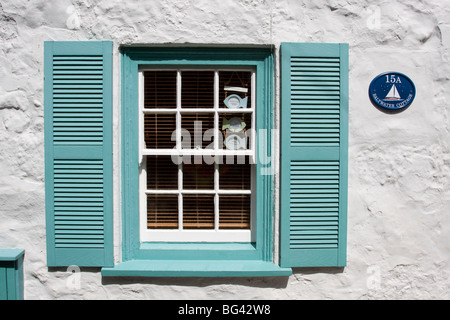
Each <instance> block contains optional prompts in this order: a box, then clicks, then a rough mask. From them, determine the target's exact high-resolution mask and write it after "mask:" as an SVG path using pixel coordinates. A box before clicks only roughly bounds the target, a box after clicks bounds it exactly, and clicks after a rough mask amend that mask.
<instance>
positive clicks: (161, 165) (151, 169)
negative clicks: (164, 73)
mask: <svg viewBox="0 0 450 320" xmlns="http://www.w3.org/2000/svg"><path fill="white" fill-rule="evenodd" d="M147 189H150V190H157V189H165V190H168V189H170V190H178V165H176V164H174V163H173V161H172V158H171V157H170V156H147Z"/></svg>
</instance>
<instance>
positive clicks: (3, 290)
mask: <svg viewBox="0 0 450 320" xmlns="http://www.w3.org/2000/svg"><path fill="white" fill-rule="evenodd" d="M6 279H7V278H6V267H4V266H2V265H1V264H0V300H7V299H8V289H7V288H8V286H7V282H6Z"/></svg>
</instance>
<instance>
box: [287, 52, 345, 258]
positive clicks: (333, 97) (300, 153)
mask: <svg viewBox="0 0 450 320" xmlns="http://www.w3.org/2000/svg"><path fill="white" fill-rule="evenodd" d="M281 58H282V62H281V72H282V80H281V88H282V89H281V90H282V107H281V110H282V111H281V112H282V115H281V118H282V120H281V121H282V125H281V127H282V132H281V136H282V137H281V141H282V142H281V223H280V228H281V230H280V234H281V237H280V263H281V266H286V267H287V266H289V267H319V266H344V265H345V263H346V257H345V256H346V215H347V213H346V210H347V208H346V207H347V200H346V198H347V148H348V142H347V131H348V129H347V126H348V124H347V123H348V93H347V91H348V46H347V45H346V44H301V43H283V44H282V46H281Z"/></svg>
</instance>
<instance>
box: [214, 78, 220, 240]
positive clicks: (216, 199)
mask: <svg viewBox="0 0 450 320" xmlns="http://www.w3.org/2000/svg"><path fill="white" fill-rule="evenodd" d="M218 109H219V71H217V70H216V71H215V72H214V110H215V113H214V150H217V149H219V112H218ZM217 190H219V164H218V163H217V161H214V230H216V231H218V230H219V195H218V194H217Z"/></svg>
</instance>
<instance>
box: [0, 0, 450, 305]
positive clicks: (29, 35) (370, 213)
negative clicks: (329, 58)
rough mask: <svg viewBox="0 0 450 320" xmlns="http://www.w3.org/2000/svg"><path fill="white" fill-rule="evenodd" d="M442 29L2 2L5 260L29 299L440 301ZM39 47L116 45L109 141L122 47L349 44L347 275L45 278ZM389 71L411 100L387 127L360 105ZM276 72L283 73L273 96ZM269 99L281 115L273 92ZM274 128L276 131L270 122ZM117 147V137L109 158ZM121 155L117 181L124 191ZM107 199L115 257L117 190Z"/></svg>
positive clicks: (445, 204) (345, 9) (443, 291)
mask: <svg viewBox="0 0 450 320" xmlns="http://www.w3.org/2000/svg"><path fill="white" fill-rule="evenodd" d="M449 17H450V2H449V0H444V1H442V0H430V1H426V2H424V1H419V0H416V1H400V0H398V1H381V0H380V1H367V0H366V1H356V0H318V1H294V0H279V1H273V0H245V1H244V0H243V1H231V0H220V1H211V0H197V1H191V0H182V1H173V0H162V1H136V0H130V1H126V2H123V1H118V0H108V1H103V0H101V1H94V0H77V1H75V0H74V1H71V0H58V1H48V0H32V1H28V0H2V1H1V2H0V41H1V46H0V50H1V54H0V150H1V151H0V221H1V223H0V247H2V248H22V249H25V251H26V259H25V266H24V270H25V298H26V299H449V298H450V295H449V292H450V280H449V279H450V274H449V273H450V263H449V258H450V193H449V190H450V139H449V137H450V136H449V131H450V123H449V110H450V107H449V103H448V101H450V93H449V90H448V88H449V87H450V77H449V74H450V55H449V54H450V50H449V49H450V19H449ZM45 40H112V41H114V46H115V49H116V50H115V54H114V66H115V69H114V77H115V79H114V86H115V87H114V108H115V109H114V127H115V130H114V132H116V133H117V132H120V130H119V123H120V121H119V117H118V116H119V108H120V104H119V102H120V73H119V72H120V59H119V54H118V51H117V48H118V46H119V45H124V44H147V43H152V44H155V43H156V44H163V43H176V44H185V43H200V44H273V45H275V48H276V50H278V49H279V45H280V43H281V42H284V41H292V42H346V43H349V45H350V115H349V119H350V123H349V132H350V141H349V192H348V194H349V201H348V249H347V251H348V259H347V260H348V263H347V266H346V267H345V268H344V269H339V270H336V269H333V268H326V269H307V270H302V269H294V274H293V275H292V276H291V277H289V278H288V279H285V278H264V279H240V278H236V279H234V278H233V279H210V278H205V279H167V278H166V279H139V281H136V282H129V281H126V280H118V281H114V282H113V281H110V280H108V279H103V280H102V278H101V275H100V273H99V272H98V270H97V269H94V270H92V269H87V270H85V269H82V270H81V271H80V273H77V272H78V270H76V269H75V273H73V272H72V271H73V270H74V269H70V270H65V269H57V270H50V271H49V270H48V269H47V266H46V252H45V251H46V249H45V212H44V197H45V195H44V135H43V107H42V105H43V42H44V41H45ZM391 70H393V71H398V72H402V73H405V74H406V75H408V76H409V77H410V78H412V79H413V81H414V82H415V85H416V88H417V96H416V99H415V101H414V103H413V104H412V106H411V107H410V108H409V109H407V110H406V111H404V112H402V113H400V114H396V115H389V114H385V113H383V112H380V111H379V110H378V109H376V108H374V107H373V106H372V105H371V104H370V102H369V98H368V95H367V89H368V85H369V83H370V81H371V80H372V79H373V78H374V77H375V76H376V75H378V74H379V73H381V72H384V71H391ZM278 72H279V68H277V78H276V83H277V84H278V82H279V75H278ZM275 98H276V104H275V108H276V110H279V92H278V89H277V91H276V92H275ZM275 118H276V121H277V123H276V127H278V121H279V117H278V113H277V114H276V116H275ZM119 142H120V137H119V136H115V137H114V143H115V145H114V148H115V151H117V152H119V151H120V150H119ZM117 152H116V153H115V166H114V170H115V178H116V181H119V179H120V176H119V171H120V170H119V168H120V163H119V160H120V155H119V154H118V153H117ZM277 185H278V184H277ZM114 188H115V189H114V191H115V199H116V200H115V221H116V226H115V230H116V232H115V246H116V249H118V247H119V241H120V237H119V236H120V226H119V224H118V222H119V221H120V214H119V208H120V184H116V185H115V186H114ZM276 214H278V213H276ZM117 251H118V250H116V260H118V259H120V256H119V254H120V252H117ZM71 277H72V278H71ZM102 281H103V282H102ZM68 283H69V284H71V285H68Z"/></svg>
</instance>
